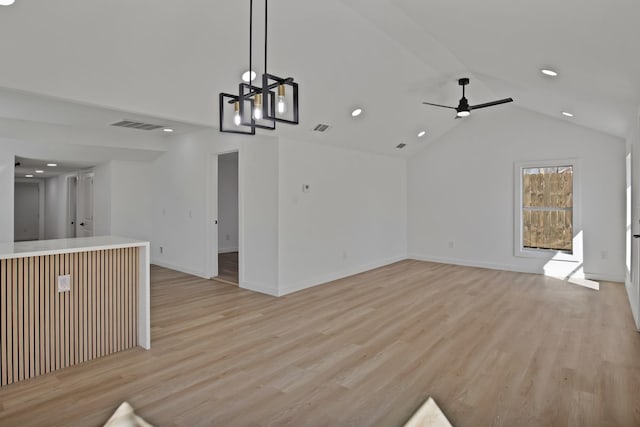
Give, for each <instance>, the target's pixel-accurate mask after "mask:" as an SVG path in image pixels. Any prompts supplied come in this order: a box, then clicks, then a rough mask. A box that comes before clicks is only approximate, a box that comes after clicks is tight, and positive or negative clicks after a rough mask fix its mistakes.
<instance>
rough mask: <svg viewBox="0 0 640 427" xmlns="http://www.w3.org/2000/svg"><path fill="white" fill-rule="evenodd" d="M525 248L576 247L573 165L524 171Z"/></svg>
mask: <svg viewBox="0 0 640 427" xmlns="http://www.w3.org/2000/svg"><path fill="white" fill-rule="evenodd" d="M522 202H523V206H522V220H523V224H522V241H523V246H524V247H525V248H532V249H553V250H561V251H568V252H571V251H572V250H573V167H572V166H557V167H540V168H525V169H523V170H522Z"/></svg>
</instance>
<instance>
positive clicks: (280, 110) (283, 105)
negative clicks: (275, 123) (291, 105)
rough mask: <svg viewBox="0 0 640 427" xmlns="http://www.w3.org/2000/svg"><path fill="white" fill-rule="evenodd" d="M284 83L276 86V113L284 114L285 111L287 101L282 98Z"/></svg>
mask: <svg viewBox="0 0 640 427" xmlns="http://www.w3.org/2000/svg"><path fill="white" fill-rule="evenodd" d="M284 96H285V94H284V85H280V86H278V113H280V114H284V113H286V112H287V103H286V102H285V99H284Z"/></svg>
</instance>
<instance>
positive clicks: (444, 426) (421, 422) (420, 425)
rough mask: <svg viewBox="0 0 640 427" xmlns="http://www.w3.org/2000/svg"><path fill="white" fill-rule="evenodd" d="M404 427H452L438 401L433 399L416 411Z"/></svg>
mask: <svg viewBox="0 0 640 427" xmlns="http://www.w3.org/2000/svg"><path fill="white" fill-rule="evenodd" d="M404 427H452V426H451V423H450V422H449V420H447V417H445V416H444V414H443V413H442V411H441V410H440V408H439V407H438V405H436V401H435V400H433V399H432V398H429V399H427V401H426V402H424V403H423V404H422V406H421V407H420V408H419V409H418V410H417V411H416V413H415V414H413V416H412V417H411V419H410V420H409V421H407V423H406V424H405V425H404Z"/></svg>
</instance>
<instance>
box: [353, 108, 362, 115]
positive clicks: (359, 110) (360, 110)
mask: <svg viewBox="0 0 640 427" xmlns="http://www.w3.org/2000/svg"><path fill="white" fill-rule="evenodd" d="M360 114H362V108H356V109H355V110H353V111H352V112H351V115H352V116H353V117H358V116H359V115H360Z"/></svg>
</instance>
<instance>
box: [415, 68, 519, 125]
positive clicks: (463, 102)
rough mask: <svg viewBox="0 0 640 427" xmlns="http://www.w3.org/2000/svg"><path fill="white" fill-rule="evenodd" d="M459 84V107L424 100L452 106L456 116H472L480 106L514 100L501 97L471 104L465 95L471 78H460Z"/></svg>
mask: <svg viewBox="0 0 640 427" xmlns="http://www.w3.org/2000/svg"><path fill="white" fill-rule="evenodd" d="M458 84H459V85H460V86H462V98H460V101H459V102H458V106H457V107H450V106H448V105H442V104H434V103H432V102H423V104H425V105H432V106H434V107H441V108H450V109H452V110H456V118H461V117H468V116H470V115H471V111H472V110H478V109H480V108H487V107H493V106H494V105H500V104H506V103H508V102H513V98H505V99H500V100H498V101H491V102H486V103H484V104H478V105H469V100H467V97H466V96H465V95H466V94H465V86H467V85H468V84H469V79H468V78H467V77H463V78H461V79H459V80H458Z"/></svg>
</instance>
